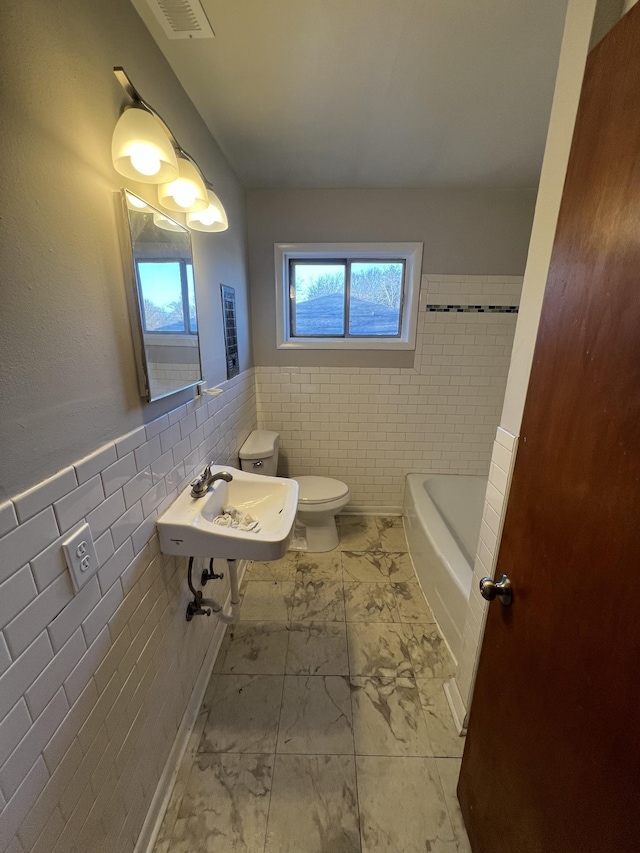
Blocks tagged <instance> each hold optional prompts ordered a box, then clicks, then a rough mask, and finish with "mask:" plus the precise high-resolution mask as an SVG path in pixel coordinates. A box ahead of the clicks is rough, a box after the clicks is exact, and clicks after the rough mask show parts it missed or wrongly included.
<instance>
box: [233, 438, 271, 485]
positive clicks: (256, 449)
mask: <svg viewBox="0 0 640 853" xmlns="http://www.w3.org/2000/svg"><path fill="white" fill-rule="evenodd" d="M279 446H280V434H279V433H277V432H272V431H271V430H268V429H256V430H254V431H253V432H252V433H251V434H250V435H249V438H248V439H247V440H246V441H245V443H244V444H243V445H242V447H241V448H240V453H239V454H238V455H239V456H240V467H241V468H242V470H243V471H250V472H251V473H252V474H268V475H269V476H271V477H275V476H276V474H277V471H278V448H279Z"/></svg>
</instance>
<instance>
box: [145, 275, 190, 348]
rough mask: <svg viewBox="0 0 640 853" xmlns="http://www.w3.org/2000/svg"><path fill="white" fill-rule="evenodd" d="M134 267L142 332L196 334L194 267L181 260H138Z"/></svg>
mask: <svg viewBox="0 0 640 853" xmlns="http://www.w3.org/2000/svg"><path fill="white" fill-rule="evenodd" d="M136 266H137V270H138V282H139V287H140V294H141V297H142V303H143V317H144V331H145V332H174V333H175V332H178V333H180V332H181V333H182V334H195V333H196V332H197V331H198V325H197V319H196V297H195V285H194V280H193V266H192V265H191V264H190V263H187V262H186V261H184V260H176V261H137V262H136ZM185 306H186V308H187V314H188V325H187V324H186V323H185Z"/></svg>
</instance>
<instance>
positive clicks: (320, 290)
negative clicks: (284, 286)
mask: <svg viewBox="0 0 640 853" xmlns="http://www.w3.org/2000/svg"><path fill="white" fill-rule="evenodd" d="M289 285H290V306H291V332H292V335H294V336H295V335H299V336H309V335H313V336H318V337H319V336H323V335H325V336H331V335H344V334H345V286H346V264H344V263H340V264H332V263H328V264H324V263H306V262H296V261H292V262H291V266H290V279H289Z"/></svg>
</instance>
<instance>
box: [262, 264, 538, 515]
mask: <svg viewBox="0 0 640 853" xmlns="http://www.w3.org/2000/svg"><path fill="white" fill-rule="evenodd" d="M521 289H522V277H521V276H464V275H459V276H445V275H429V274H425V275H423V277H422V286H421V297H420V311H419V315H418V336H417V342H416V354H415V362H414V367H412V368H405V369H401V368H357V367H355V368H346V367H314V368H311V367H257V368H256V393H257V405H258V422H259V425H260V428H262V429H273V430H276V431H277V432H279V433H280V436H281V444H280V448H281V456H282V463H283V464H282V467H281V473H288V474H289V475H291V476H298V475H304V474H318V475H324V476H327V477H336V478H338V479H340V480H343V481H344V482H346V483H347V484H348V486H349V488H350V489H351V494H352V499H351V509H352V510H354V509H355V510H356V511H358V510H362V511H364V512H374V511H381V510H387V511H393V510H395V511H398V512H400V511H401V508H402V505H403V497H404V478H405V474H408V473H411V472H433V473H458V474H486V473H487V472H488V470H489V461H490V458H491V446H492V441H493V437H494V436H495V431H496V427H497V426H498V423H499V420H500V413H501V410H502V403H503V398H504V392H505V387H506V380H507V372H508V368H509V361H510V357H511V348H512V345H513V335H514V332H515V325H516V319H517V314H516V313H515V311H514V308H515V306H517V305H518V304H519V300H520V291H521ZM433 306H439V307H442V306H444V307H446V306H462V307H463V308H466V309H467V310H464V311H457V310H450V311H444V310H439V311H436V310H433ZM469 306H486V307H487V308H489V307H492V308H493V306H501V307H503V308H506V307H510V308H511V309H512V310H511V312H507V311H502V312H496V311H495V309H493V310H486V311H478V310H473V309H470V308H469ZM430 307H431V310H429V309H430Z"/></svg>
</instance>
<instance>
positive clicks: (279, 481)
mask: <svg viewBox="0 0 640 853" xmlns="http://www.w3.org/2000/svg"><path fill="white" fill-rule="evenodd" d="M220 471H228V472H229V473H230V474H231V475H232V476H233V480H232V481H231V482H230V483H226V482H225V481H224V480H217V481H216V482H215V483H214V484H213V485H212V486H211V488H210V489H209V491H208V492H207V494H206V495H205V496H204V497H202V498H192V497H191V487H190V486H188V487H187V488H186V489H185V490H184V491H183V492H182V494H181V495H179V496H178V498H177V499H176V500H175V501H174V503H172V504H171V506H170V507H169V509H167V510H166V511H165V512H164V513H163V514H162V515H161V516H160V518H159V519H158V521H157V525H158V533H159V536H160V549H161V550H162V552H163V553H164V554H177V555H179V556H183V557H221V558H224V559H227V560H229V559H235V560H278V559H280V557H283V556H284V554H285V553H286V551H287V548H288V547H289V541H290V539H291V532H292V530H293V523H294V521H295V517H296V510H297V507H298V484H297V483H296V481H295V480H288V479H285V478H284V477H265V476H262V475H261V474H249V473H248V472H247V471H240V470H239V469H238V468H231V467H229V466H228V465H212V466H211V473H212V474H217V473H219V472H220ZM226 506H234V507H235V508H236V509H239V510H240V511H241V512H246V513H249V515H251V516H253V518H255V519H257V520H258V522H259V524H260V526H259V528H258V529H257V530H255V531H245V530H238V529H237V528H232V527H222V526H221V525H219V524H214V521H213V520H214V518H216V516H218V515H220V514H221V513H222V511H223V507H226Z"/></svg>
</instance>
